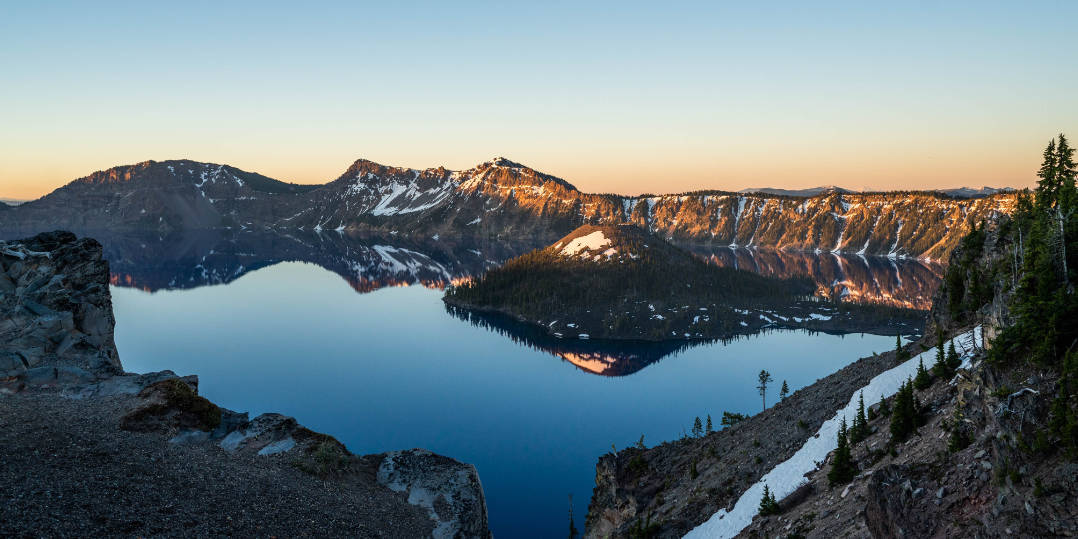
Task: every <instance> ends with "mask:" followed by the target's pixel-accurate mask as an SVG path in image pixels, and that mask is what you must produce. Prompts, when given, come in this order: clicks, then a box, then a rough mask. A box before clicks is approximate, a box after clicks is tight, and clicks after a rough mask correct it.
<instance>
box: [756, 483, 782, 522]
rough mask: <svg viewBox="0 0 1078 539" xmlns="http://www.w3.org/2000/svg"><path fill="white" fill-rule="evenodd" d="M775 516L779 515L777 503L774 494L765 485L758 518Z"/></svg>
mask: <svg viewBox="0 0 1078 539" xmlns="http://www.w3.org/2000/svg"><path fill="white" fill-rule="evenodd" d="M777 514H779V502H778V501H777V500H775V493H773V492H771V489H770V488H768V487H767V485H766V484H765V485H764V495H763V497H762V498H760V516H762V517H766V516H768V515H777Z"/></svg>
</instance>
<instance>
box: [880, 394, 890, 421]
mask: <svg viewBox="0 0 1078 539" xmlns="http://www.w3.org/2000/svg"><path fill="white" fill-rule="evenodd" d="M879 409H880V415H881V416H883V417H887V416H889V415H891V408H890V407H889V406H888V405H887V399H886V398H885V397H883V396H882V395H881V396H880V405H879Z"/></svg>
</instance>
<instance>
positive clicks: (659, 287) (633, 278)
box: [444, 225, 920, 340]
mask: <svg viewBox="0 0 1078 539" xmlns="http://www.w3.org/2000/svg"><path fill="white" fill-rule="evenodd" d="M814 289H815V286H814V284H813V282H812V281H811V280H810V279H808V278H807V277H792V278H775V277H765V276H761V275H758V274H756V273H752V272H749V271H742V270H737V269H733V268H724V267H718V266H715V265H712V264H709V263H708V262H707V261H706V260H703V259H701V258H699V257H697V256H694V255H693V254H692V253H690V252H688V251H686V250H684V249H681V248H679V247H677V246H675V245H673V244H671V243H669V242H667V241H666V240H664V239H663V238H660V237H659V236H656V235H654V234H652V233H650V232H647V231H645V230H643V229H640V228H638V227H636V226H633V225H607V226H596V225H584V226H581V227H579V228H577V229H576V230H574V231H573V232H571V233H570V234H568V235H567V236H565V237H563V238H561V239H560V240H558V241H556V242H554V243H553V244H552V245H550V246H548V247H546V248H543V249H537V250H534V251H531V252H529V253H526V254H524V255H522V256H519V257H516V258H513V259H511V260H509V261H507V262H506V263H505V264H504V265H502V266H501V267H499V268H495V269H492V270H490V271H488V272H487V273H486V274H485V275H483V276H481V277H479V278H477V279H475V280H472V281H468V282H464V283H461V284H459V285H457V286H453V287H451V288H449V289H448V290H447V291H446V295H445V298H444V300H445V302H446V303H447V304H449V305H452V306H456V307H462V308H467V309H473V310H479V311H487V312H496V313H501V314H503V315H507V316H511V317H513V318H515V319H517V320H520V321H525V322H530V323H532V324H535V325H537V326H539V327H540V328H542V329H543V330H545V331H547V332H548V333H550V334H551V335H553V336H555V337H562V338H582V339H590V338H600V339H635V340H665V339H712V338H725V337H730V336H733V335H738V334H745V333H753V332H756V331H759V330H761V329H764V328H767V327H801V328H808V329H815V330H820V331H838V330H839V329H840V328H841V330H843V331H870V330H871V331H882V332H884V333H901V332H903V331H906V332H909V331H915V330H916V328H917V326H918V319H919V318H920V315H916V314H913V312H907V311H905V310H900V309H891V308H884V307H870V306H852V305H848V304H840V303H833V302H829V301H821V300H820V299H819V298H816V297H814V296H813V292H814ZM896 314H898V316H897V317H896V316H895V315H896Z"/></svg>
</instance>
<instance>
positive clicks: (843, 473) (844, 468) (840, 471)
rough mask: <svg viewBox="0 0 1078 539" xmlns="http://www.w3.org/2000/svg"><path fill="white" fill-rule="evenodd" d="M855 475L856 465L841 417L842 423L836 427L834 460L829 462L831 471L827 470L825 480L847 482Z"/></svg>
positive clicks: (838, 482)
mask: <svg viewBox="0 0 1078 539" xmlns="http://www.w3.org/2000/svg"><path fill="white" fill-rule="evenodd" d="M855 475H857V467H856V466H855V465H854V463H853V456H852V455H851V454H850V444H849V442H848V440H847V432H846V418H845V417H843V418H842V424H841V425H839V428H838V447H837V448H836V449H835V460H834V461H833V462H832V463H831V471H829V472H827V480H828V481H830V482H831V484H832V485H840V484H843V483H849V482H850V481H852V480H853V477H854V476H855Z"/></svg>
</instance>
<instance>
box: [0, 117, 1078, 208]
mask: <svg viewBox="0 0 1078 539" xmlns="http://www.w3.org/2000/svg"><path fill="white" fill-rule="evenodd" d="M1075 131H1076V132H1078V130H1075ZM1049 136H1050V135H1049ZM1041 138H1043V139H1045V140H1047V138H1048V137H1047V136H1042V137H1040V138H1032V139H1031V140H1028V141H1023V142H1022V143H1021V144H1014V145H1008V144H1003V143H999V144H998V146H999V148H998V151H993V150H988V149H986V148H987V146H979V147H978V150H979V151H978V152H976V154H975V155H967V156H963V155H956V156H952V157H951V158H950V159H947V160H944V159H942V158H940V157H939V156H936V155H932V153H931V152H927V151H922V152H921V153H918V152H917V151H915V150H912V149H911V150H908V151H904V152H895V153H894V154H892V152H894V148H893V147H888V148H886V149H883V148H873V147H871V146H870V147H868V148H859V149H857V150H856V151H851V152H849V153H846V152H847V150H848V148H846V147H838V148H831V149H827V148H822V147H821V148H814V147H811V146H809V145H807V144H806V145H804V146H801V147H796V146H794V147H791V151H790V153H789V154H788V157H787V158H785V159H780V160H773V161H772V162H767V161H766V159H767V156H766V155H764V152H763V151H762V149H756V150H755V151H754V150H753V149H752V148H749V147H744V148H742V149H741V150H739V151H736V152H735V151H728V152H714V155H713V156H702V157H700V156H697V158H696V159H692V157H691V156H689V155H685V154H684V153H682V154H679V153H677V152H676V151H672V153H671V154H670V158H669V159H668V160H654V159H645V158H641V157H639V156H636V155H633V153H632V152H626V153H625V155H624V156H623V157H622V158H621V159H620V160H618V159H616V158H613V159H612V160H610V161H600V160H595V161H589V160H587V159H586V158H582V157H580V156H576V155H572V154H569V155H557V154H544V153H542V152H521V153H532V154H534V155H535V157H534V158H532V159H528V158H527V156H517V155H514V154H512V153H505V152H502V153H500V154H499V155H503V156H505V157H507V158H509V159H511V160H514V161H517V162H520V163H522V164H524V165H526V166H529V167H531V168H534V169H536V170H538V171H540V172H544V173H547V174H551V175H554V176H557V177H560V178H562V179H564V180H566V181H568V182H569V183H571V184H573V185H575V186H576V187H577V188H578V189H580V190H581V191H583V192H587V193H615V194H620V195H630V196H631V195H639V194H643V193H653V194H669V193H681V192H686V191H695V190H710V189H713V190H723V191H738V190H741V189H748V188H763V187H771V188H780V189H806V188H811V187H819V186H824V185H837V186H839V187H843V188H846V189H850V190H854V191H893V190H905V189H914V190H932V189H950V188H957V187H974V188H980V187H983V186H989V187H1014V188H1019V189H1021V188H1024V187H1031V186H1033V185H1035V184H1036V177H1035V174H1034V171H1035V168H1036V165H1037V162H1038V159H1039V154H1040V151H1041V149H1042V148H1043V145H1044V142H1043V141H1041V140H1040V139H1041ZM134 153H135V152H116V154H115V157H113V158H112V159H111V160H109V159H110V158H109V157H108V156H107V154H106V155H105V156H93V157H91V156H86V159H78V160H75V159H71V160H65V161H63V162H59V161H55V160H48V159H45V158H42V160H41V161H34V160H33V158H32V157H31V156H27V155H25V154H24V155H23V156H21V158H19V159H18V162H11V161H13V160H11V159H9V158H6V157H5V158H0V197H2V198H12V199H20V200H32V199H36V198H39V197H41V196H44V195H46V194H48V193H50V192H52V191H53V190H54V189H56V188H59V187H62V186H64V185H66V184H67V183H69V182H71V181H73V180H75V179H78V178H81V177H84V176H87V175H89V174H91V173H93V172H95V171H98V170H106V169H109V168H112V167H115V166H122V165H130V164H135V163H138V162H142V161H147V160H151V159H152V160H155V161H165V160H169V159H191V160H194V161H202V162H209V163H218V164H228V165H231V166H235V167H237V168H240V169H243V170H246V171H248V172H256V173H259V174H263V175H266V176H269V177H271V178H274V179H277V180H281V181H285V182H290V183H300V184H324V183H327V182H330V181H333V180H335V179H337V178H338V177H339V176H340V175H341V174H342V173H343V172H344V171H345V169H346V168H347V167H348V166H349V165H351V163H352V162H353V161H355V159H359V158H363V159H369V160H371V161H375V162H377V163H381V164H383V165H387V166H399V167H404V168H416V169H426V168H436V167H439V166H445V167H446V168H448V169H450V170H465V169H468V168H471V167H474V166H476V165H478V164H480V163H482V162H484V161H486V160H488V159H490V158H491V157H494V155H495V152H487V153H486V154H482V156H480V154H475V155H476V156H475V157H473V158H471V159H470V160H468V159H460V158H457V159H446V160H442V161H439V160H437V159H431V158H424V157H423V156H421V155H414V156H413V155H407V154H403V153H402V154H400V155H398V156H396V157H394V156H393V155H389V156H388V158H379V157H378V156H377V155H370V154H364V155H357V156H355V157H344V156H340V157H334V158H332V159H331V158H328V157H327V158H322V159H317V160H314V161H313V163H312V164H309V165H307V164H300V163H301V161H300V160H299V159H289V158H287V157H283V156H250V155H244V154H243V153H242V152H235V153H231V152H226V153H216V156H214V155H209V156H205V157H198V156H194V155H178V156H170V155H161V156H155V157H151V158H146V157H135V156H134ZM387 153H389V154H394V153H400V152H387ZM129 154H130V155H129ZM734 154H736V155H734ZM799 154H800V155H799ZM896 156H900V158H899V157H896ZM690 159H691V160H690ZM880 163H884V164H886V165H885V166H883V167H879V166H878V165H879V164H880ZM874 166H875V167H877V168H875V169H874V168H873V167H874Z"/></svg>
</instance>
